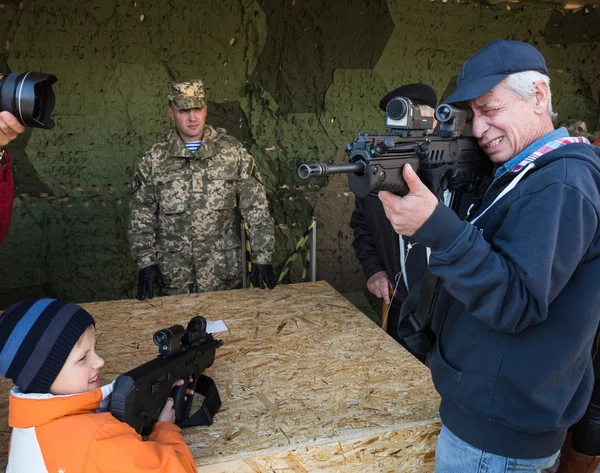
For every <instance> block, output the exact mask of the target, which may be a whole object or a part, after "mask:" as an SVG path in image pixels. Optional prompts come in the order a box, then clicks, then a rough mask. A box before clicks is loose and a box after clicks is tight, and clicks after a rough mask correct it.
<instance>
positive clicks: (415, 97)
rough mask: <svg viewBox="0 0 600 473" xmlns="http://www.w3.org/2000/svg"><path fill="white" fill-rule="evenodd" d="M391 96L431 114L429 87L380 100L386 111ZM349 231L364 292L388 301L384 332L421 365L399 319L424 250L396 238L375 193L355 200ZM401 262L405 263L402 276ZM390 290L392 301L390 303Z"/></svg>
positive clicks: (423, 263)
mask: <svg viewBox="0 0 600 473" xmlns="http://www.w3.org/2000/svg"><path fill="white" fill-rule="evenodd" d="M394 97H408V98H409V99H411V100H412V101H413V102H414V103H416V104H420V105H425V106H427V107H430V108H431V113H432V114H433V111H434V110H435V106H436V103H437V96H436V93H435V91H434V90H433V89H432V88H431V87H429V86H428V85H425V84H408V85H405V86H402V87H399V88H397V89H395V90H393V91H392V92H390V93H389V94H387V95H386V96H385V97H383V99H381V102H380V103H379V107H380V108H381V109H382V110H384V111H385V110H386V106H387V104H388V102H389V101H390V100H391V99H392V98H394ZM350 228H352V230H353V232H354V240H353V241H352V246H353V247H354V251H355V253H356V257H357V258H358V260H359V261H360V264H361V265H362V267H363V271H364V273H365V276H366V278H367V289H368V290H369V292H371V293H372V294H373V295H375V296H376V297H378V298H380V299H383V300H384V301H385V302H386V304H390V302H391V306H390V307H389V312H388V323H387V327H386V330H387V333H389V334H390V335H391V336H392V337H393V338H394V339H395V340H396V341H398V342H399V343H400V344H401V345H402V346H403V347H404V348H406V349H407V350H409V351H410V352H411V353H412V354H413V355H414V356H416V357H417V358H418V359H419V360H421V361H423V362H424V361H425V357H424V356H423V355H419V354H417V353H415V352H414V351H412V350H411V349H410V348H409V347H408V345H407V344H406V343H405V342H404V339H403V338H402V336H400V334H399V333H398V319H399V315H400V308H401V306H402V302H403V301H404V299H405V297H406V294H407V286H408V287H409V288H410V286H411V285H412V284H411V283H412V282H413V281H415V282H416V281H418V280H419V279H420V278H421V276H422V274H423V271H424V270H425V267H426V266H427V259H426V254H425V248H424V247H418V246H415V247H411V248H410V249H409V246H408V242H407V241H405V240H404V239H403V238H402V237H401V236H399V235H397V234H396V232H395V231H394V229H393V227H392V226H391V224H390V222H389V220H388V219H387V217H386V215H385V211H384V209H383V205H382V204H381V201H380V200H379V198H378V197H377V194H370V195H368V196H367V197H364V198H359V197H356V198H355V209H354V211H353V212H352V216H351V218H350ZM401 260H402V261H404V263H405V264H404V266H405V271H404V273H402V270H401V266H402V265H401ZM396 281H397V283H396ZM394 289H395V293H394V291H393V290H394ZM390 290H392V293H393V300H390V299H391V298H390Z"/></svg>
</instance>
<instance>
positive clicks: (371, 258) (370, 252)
mask: <svg viewBox="0 0 600 473" xmlns="http://www.w3.org/2000/svg"><path fill="white" fill-rule="evenodd" d="M364 204H365V202H364V199H360V198H358V197H356V198H355V208H354V211H353V212H352V216H351V217H350V228H352V230H353V231H354V240H353V241H352V246H353V247H354V252H355V253H356V257H357V258H358V260H359V261H360V264H361V265H362V267H363V271H364V272H365V276H366V277H367V279H369V278H370V277H371V276H373V275H374V274H375V273H377V272H379V271H385V266H384V264H383V263H382V262H381V260H380V258H379V255H378V253H377V247H376V246H375V240H374V238H373V234H372V232H371V228H370V227H369V222H368V220H367V217H366V216H365V205H364Z"/></svg>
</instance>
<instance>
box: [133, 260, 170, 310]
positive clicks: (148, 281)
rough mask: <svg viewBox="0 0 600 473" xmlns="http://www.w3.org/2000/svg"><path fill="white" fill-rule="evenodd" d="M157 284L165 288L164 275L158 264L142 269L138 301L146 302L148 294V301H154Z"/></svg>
mask: <svg viewBox="0 0 600 473" xmlns="http://www.w3.org/2000/svg"><path fill="white" fill-rule="evenodd" d="M155 282H156V284H158V287H163V286H164V285H165V280H164V279H163V275H162V273H161V272H160V268H159V267H158V265H157V264H153V265H152V266H147V267H145V268H143V269H140V276H139V279H138V293H137V296H136V297H137V299H139V300H140V301H141V300H144V299H145V298H146V294H148V299H152V298H153V297H154V283H155Z"/></svg>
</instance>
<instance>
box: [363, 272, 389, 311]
mask: <svg viewBox="0 0 600 473" xmlns="http://www.w3.org/2000/svg"><path fill="white" fill-rule="evenodd" d="M391 287H392V286H391V284H390V280H389V279H388V277H387V274H386V272H385V271H379V272H377V273H375V274H374V275H373V276H371V277H370V278H369V279H368V280H367V289H368V290H369V291H370V292H371V293H372V294H373V295H375V296H377V297H379V298H380V299H381V298H382V299H383V300H384V301H385V303H386V304H389V303H390V289H391Z"/></svg>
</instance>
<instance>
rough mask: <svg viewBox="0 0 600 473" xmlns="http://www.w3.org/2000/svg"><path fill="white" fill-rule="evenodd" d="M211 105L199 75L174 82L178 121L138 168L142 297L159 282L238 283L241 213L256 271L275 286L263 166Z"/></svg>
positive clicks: (135, 219) (136, 235)
mask: <svg viewBox="0 0 600 473" xmlns="http://www.w3.org/2000/svg"><path fill="white" fill-rule="evenodd" d="M206 112H207V104H206V99H205V96H204V87H203V83H202V81H200V80H192V81H188V82H180V83H172V84H171V85H170V86H169V116H170V117H171V119H172V120H173V121H174V122H175V129H174V130H172V131H171V132H170V133H169V134H168V135H167V136H166V137H165V138H164V139H163V140H162V141H160V142H158V143H156V144H155V145H154V146H152V148H150V151H148V153H147V154H146V155H144V158H143V159H142V161H141V163H140V164H139V165H138V167H137V171H136V173H135V175H134V178H133V183H132V184H131V188H130V193H131V199H130V217H129V241H130V243H131V253H132V256H133V258H134V260H135V262H136V263H137V265H138V267H139V268H140V278H139V286H138V295H137V297H138V299H144V298H145V297H146V295H148V296H149V297H152V296H153V288H154V283H158V284H159V286H161V293H162V294H185V293H189V292H205V291H219V290H225V289H233V288H236V287H240V285H241V251H242V244H241V241H240V218H239V214H240V213H241V215H242V216H243V218H244V219H245V220H246V222H247V223H248V227H249V236H250V240H251V248H252V257H253V261H252V270H251V273H250V276H251V279H252V281H253V283H254V284H255V285H256V286H259V287H261V288H264V286H265V285H267V286H268V287H269V288H271V289H272V288H273V287H275V276H274V274H273V269H272V266H271V257H272V254H273V249H274V243H275V235H274V227H273V220H272V218H271V215H270V213H269V206H268V202H267V197H266V195H265V189H264V187H263V184H262V183H261V177H260V174H259V172H258V169H257V168H256V164H255V162H254V159H253V158H252V156H250V154H248V152H247V151H246V150H245V148H244V147H243V146H242V144H241V143H240V142H239V141H238V140H236V139H235V138H233V137H232V136H229V135H227V134H225V130H224V129H222V128H216V129H215V128H213V127H211V126H210V125H208V124H206V122H205V120H206ZM198 142H201V144H200V145H199V146H198ZM194 145H195V146H198V147H197V149H196V150H195V151H191V150H193V149H194Z"/></svg>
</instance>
